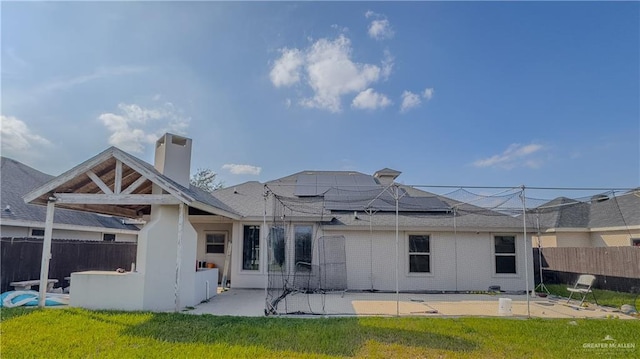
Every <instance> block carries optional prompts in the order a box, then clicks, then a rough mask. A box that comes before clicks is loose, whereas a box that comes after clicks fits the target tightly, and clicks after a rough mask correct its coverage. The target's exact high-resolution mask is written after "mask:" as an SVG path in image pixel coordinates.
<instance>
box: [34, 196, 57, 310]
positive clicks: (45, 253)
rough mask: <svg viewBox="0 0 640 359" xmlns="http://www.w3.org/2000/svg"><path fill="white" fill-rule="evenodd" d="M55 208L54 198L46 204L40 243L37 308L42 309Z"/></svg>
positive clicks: (45, 293) (47, 279)
mask: <svg viewBox="0 0 640 359" xmlns="http://www.w3.org/2000/svg"><path fill="white" fill-rule="evenodd" d="M55 208H56V202H55V198H50V199H49V202H47V216H46V220H45V223H44V239H43V241H42V262H41V263H40V291H39V296H38V306H39V307H44V306H45V300H46V295H47V287H48V285H49V260H51V237H52V235H53V212H54V210H55Z"/></svg>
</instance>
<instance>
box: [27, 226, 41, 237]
mask: <svg viewBox="0 0 640 359" xmlns="http://www.w3.org/2000/svg"><path fill="white" fill-rule="evenodd" d="M34 231H38V232H40V231H42V234H34V233H33V232H34ZM29 237H35V238H40V237H44V228H30V229H29Z"/></svg>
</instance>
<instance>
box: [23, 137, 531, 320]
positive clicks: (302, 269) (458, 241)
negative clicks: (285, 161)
mask: <svg viewBox="0 0 640 359" xmlns="http://www.w3.org/2000/svg"><path fill="white" fill-rule="evenodd" d="M190 162H191V139H188V138H184V137H181V136H176V135H173V134H165V135H164V136H163V137H162V138H160V139H159V140H158V141H157V143H156V157H155V163H154V165H153V166H152V165H150V164H148V163H146V162H144V161H142V160H140V159H138V158H136V157H134V156H132V155H130V154H128V153H126V152H123V151H121V150H119V149H117V148H115V147H111V148H109V149H107V150H105V151H104V152H102V153H100V154H98V155H96V156H94V157H92V158H91V159H89V160H87V161H85V162H83V163H82V164H80V165H78V166H76V167H74V168H73V169H71V170H69V171H67V172H65V173H63V174H62V175H60V176H58V177H56V178H54V179H52V180H51V181H49V182H48V183H46V184H44V185H42V186H40V187H38V188H36V189H35V190H33V191H32V192H30V193H28V194H27V195H25V196H24V199H25V201H26V202H28V203H34V204H40V205H46V206H47V210H48V211H50V212H54V211H57V209H56V208H66V209H82V210H89V211H92V212H97V213H103V214H109V215H118V216H125V217H130V218H140V217H143V218H145V219H146V220H147V222H146V224H145V225H144V227H143V228H142V229H141V230H140V233H139V236H138V254H137V263H136V271H135V272H127V273H119V274H117V275H115V274H114V273H109V272H107V273H103V272H91V273H73V274H72V277H71V292H72V293H73V295H72V296H71V304H72V305H74V306H80V307H87V308H101V309H125V310H179V309H180V308H182V307H184V306H191V305H195V304H198V303H199V302H200V301H201V300H204V299H207V298H208V297H209V296H210V295H211V293H209V290H208V291H207V293H206V294H203V288H205V287H206V288H209V286H212V285H215V284H216V283H217V282H218V271H214V272H213V273H215V279H214V276H213V274H212V273H209V272H210V271H203V270H199V269H198V268H197V267H198V263H201V262H203V261H205V262H209V263H215V264H216V265H217V267H218V269H222V271H223V274H222V275H221V277H222V278H224V279H223V281H224V282H225V283H224V284H226V281H227V280H228V281H230V283H231V287H233V288H265V287H279V286H283V285H286V283H294V284H295V283H296V282H298V284H299V285H301V286H304V287H305V288H316V287H323V288H325V289H349V290H371V289H373V290H384V291H393V290H396V289H397V290H399V291H468V290H487V288H488V287H489V286H500V287H501V288H502V289H504V290H514V291H520V290H526V289H527V288H533V266H532V258H531V256H532V251H531V242H530V238H528V237H529V236H528V235H527V236H526V237H527V238H526V239H525V231H524V230H523V223H522V221H521V220H518V219H517V218H514V217H512V216H509V215H505V214H501V213H497V212H493V211H490V210H486V209H482V208H478V207H474V206H472V205H470V204H465V203H461V202H457V201H453V200H450V199H447V198H445V197H441V196H438V195H434V194H432V193H429V192H425V191H422V190H420V189H417V188H413V187H410V186H404V185H400V184H397V183H396V182H395V179H396V178H397V176H399V175H400V172H398V171H395V170H391V169H388V168H385V169H383V170H381V171H378V172H376V173H375V174H372V175H369V174H363V173H360V172H354V171H303V172H299V173H296V174H292V175H290V176H286V177H283V178H280V179H276V180H273V181H269V182H266V183H260V182H255V181H252V182H246V183H243V184H239V185H237V186H232V187H228V188H224V189H220V190H216V191H214V192H213V193H212V194H208V193H206V192H203V191H201V190H198V189H197V188H194V187H192V186H190V185H189V175H190ZM51 225H52V224H49V226H51ZM45 232H46V231H45ZM46 241H47V236H45V243H46ZM44 251H45V253H46V246H45V249H44ZM47 266H48V264H47V263H44V265H43V270H46V268H47ZM301 282H304V283H301Z"/></svg>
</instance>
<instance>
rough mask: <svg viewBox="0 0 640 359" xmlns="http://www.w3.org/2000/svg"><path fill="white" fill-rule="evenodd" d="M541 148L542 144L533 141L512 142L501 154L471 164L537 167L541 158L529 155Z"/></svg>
mask: <svg viewBox="0 0 640 359" xmlns="http://www.w3.org/2000/svg"><path fill="white" fill-rule="evenodd" d="M543 149H544V147H543V146H542V145H539V144H535V143H532V144H528V145H524V146H523V145H521V144H519V143H514V144H511V145H509V147H507V149H506V150H505V151H504V152H502V153H501V154H498V155H494V156H491V157H488V158H485V159H480V160H477V161H475V162H474V163H473V165H474V166H476V167H500V168H506V169H511V168H514V167H529V168H539V167H540V166H541V165H542V160H540V159H536V158H532V157H531V156H532V155H534V154H535V153H537V152H539V151H541V150H543Z"/></svg>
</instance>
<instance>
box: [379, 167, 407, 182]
mask: <svg viewBox="0 0 640 359" xmlns="http://www.w3.org/2000/svg"><path fill="white" fill-rule="evenodd" d="M401 173H402V172H400V171H396V170H392V169H391V168H383V169H381V170H379V171H377V172H376V173H374V174H373V177H375V178H377V179H378V182H380V184H382V185H385V186H387V185H390V184H392V183H393V181H395V179H396V178H398V176H400V174H401Z"/></svg>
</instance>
